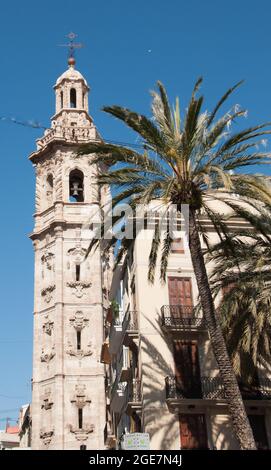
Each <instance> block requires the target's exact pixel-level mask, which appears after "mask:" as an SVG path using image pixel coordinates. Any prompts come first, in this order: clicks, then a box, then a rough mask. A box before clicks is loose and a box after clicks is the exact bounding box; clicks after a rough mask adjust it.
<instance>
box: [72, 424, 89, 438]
mask: <svg viewBox="0 0 271 470" xmlns="http://www.w3.org/2000/svg"><path fill="white" fill-rule="evenodd" d="M94 429H95V426H94V424H89V425H85V426H84V427H83V428H82V429H79V428H77V427H76V426H72V425H70V432H72V433H74V435H75V438H76V439H77V440H78V441H86V440H87V438H88V435H89V434H90V433H92V432H93V431H94Z"/></svg>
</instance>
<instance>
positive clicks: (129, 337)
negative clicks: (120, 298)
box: [122, 310, 138, 346]
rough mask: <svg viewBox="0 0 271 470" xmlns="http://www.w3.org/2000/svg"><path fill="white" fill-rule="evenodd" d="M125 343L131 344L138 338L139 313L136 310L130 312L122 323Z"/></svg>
mask: <svg viewBox="0 0 271 470" xmlns="http://www.w3.org/2000/svg"><path fill="white" fill-rule="evenodd" d="M122 332H123V343H124V344H125V345H127V346H128V345H129V344H131V342H132V341H134V340H135V339H136V338H138V313H137V311H135V310H128V311H127V312H126V313H125V315H124V318H123V321H122Z"/></svg>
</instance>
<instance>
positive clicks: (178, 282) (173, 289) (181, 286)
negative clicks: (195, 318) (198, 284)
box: [168, 277, 193, 307]
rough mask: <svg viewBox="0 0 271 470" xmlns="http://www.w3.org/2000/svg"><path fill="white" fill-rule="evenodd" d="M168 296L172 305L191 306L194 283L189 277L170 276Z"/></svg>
mask: <svg viewBox="0 0 271 470" xmlns="http://www.w3.org/2000/svg"><path fill="white" fill-rule="evenodd" d="M168 296H169V303H170V305H183V306H189V307H190V306H191V305H193V301H192V285H191V279H190V278H189V277H169V278H168Z"/></svg>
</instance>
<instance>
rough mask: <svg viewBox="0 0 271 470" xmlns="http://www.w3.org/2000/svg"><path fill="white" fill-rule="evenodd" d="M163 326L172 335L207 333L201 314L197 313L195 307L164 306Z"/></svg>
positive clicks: (162, 311) (162, 313)
mask: <svg viewBox="0 0 271 470" xmlns="http://www.w3.org/2000/svg"><path fill="white" fill-rule="evenodd" d="M161 326H162V328H163V329H165V330H166V331H170V332H172V333H174V332H180V331H183V332H189V331H190V332H193V331H194V332H198V331H206V326H205V322H204V320H203V317H202V314H201V312H196V310H195V308H194V307H193V306H187V305H163V307H162V308H161Z"/></svg>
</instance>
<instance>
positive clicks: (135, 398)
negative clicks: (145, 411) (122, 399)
mask: <svg viewBox="0 0 271 470" xmlns="http://www.w3.org/2000/svg"><path fill="white" fill-rule="evenodd" d="M127 394H128V396H127V399H128V402H132V403H140V402H141V400H142V391H141V380H140V379H132V380H131V381H130V382H128V383H127Z"/></svg>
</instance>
